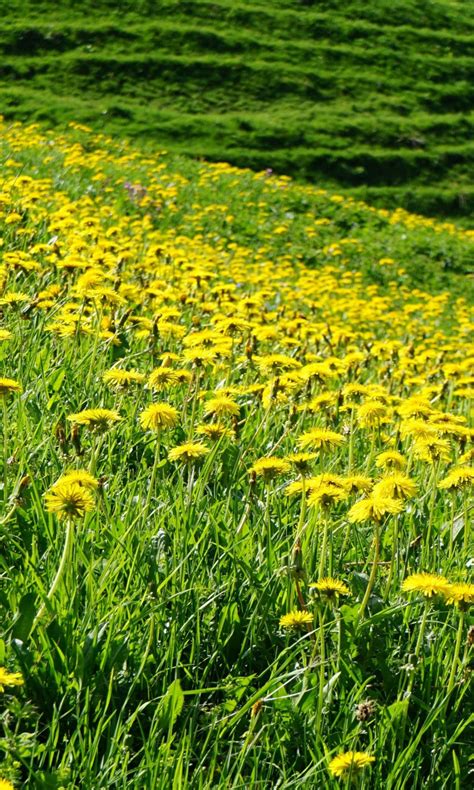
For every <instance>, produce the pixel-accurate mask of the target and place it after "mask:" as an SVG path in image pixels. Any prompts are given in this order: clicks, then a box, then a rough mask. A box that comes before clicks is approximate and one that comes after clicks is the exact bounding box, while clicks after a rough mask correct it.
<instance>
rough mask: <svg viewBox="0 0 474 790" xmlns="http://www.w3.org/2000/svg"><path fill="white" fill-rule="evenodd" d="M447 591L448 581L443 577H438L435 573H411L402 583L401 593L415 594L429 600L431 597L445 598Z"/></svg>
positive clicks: (448, 588) (448, 587)
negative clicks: (439, 596)
mask: <svg viewBox="0 0 474 790" xmlns="http://www.w3.org/2000/svg"><path fill="white" fill-rule="evenodd" d="M449 590H450V583H449V581H448V580H447V579H446V577H445V576H439V575H438V574H437V573H425V572H423V573H413V574H412V575H411V576H407V578H406V579H405V580H404V581H403V583H402V591H403V592H406V593H412V592H417V593H420V594H421V595H424V596H425V598H431V597H432V596H433V595H444V596H447V595H448V593H449Z"/></svg>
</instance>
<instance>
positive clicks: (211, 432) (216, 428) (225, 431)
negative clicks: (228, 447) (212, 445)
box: [196, 422, 235, 442]
mask: <svg viewBox="0 0 474 790" xmlns="http://www.w3.org/2000/svg"><path fill="white" fill-rule="evenodd" d="M196 433H199V434H201V435H202V436H207V438H208V439H211V440H212V441H214V442H215V441H217V440H218V439H220V438H221V436H227V437H229V438H233V437H234V436H235V433H234V431H233V430H232V429H231V428H227V426H226V425H222V423H220V422H211V423H210V425H199V426H198V427H197V428H196Z"/></svg>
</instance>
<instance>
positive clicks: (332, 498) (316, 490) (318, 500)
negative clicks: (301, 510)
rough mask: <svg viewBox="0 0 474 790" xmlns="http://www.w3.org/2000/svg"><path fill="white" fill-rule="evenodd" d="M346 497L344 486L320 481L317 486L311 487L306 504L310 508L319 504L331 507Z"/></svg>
mask: <svg viewBox="0 0 474 790" xmlns="http://www.w3.org/2000/svg"><path fill="white" fill-rule="evenodd" d="M348 496H349V494H348V492H347V490H346V488H345V487H344V486H340V485H336V484H334V483H331V482H326V481H324V480H321V481H320V483H319V484H318V485H311V487H310V489H309V495H308V504H309V505H310V506H313V505H319V504H321V505H332V504H333V503H334V502H342V501H343V500H344V499H347V497H348Z"/></svg>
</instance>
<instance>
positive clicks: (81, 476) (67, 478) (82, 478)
mask: <svg viewBox="0 0 474 790" xmlns="http://www.w3.org/2000/svg"><path fill="white" fill-rule="evenodd" d="M63 483H77V484H78V485H81V486H83V487H84V488H87V489H88V490H89V491H94V490H95V489H96V488H98V487H99V481H98V480H97V479H96V478H95V477H94V476H93V475H91V473H90V472H88V471H87V469H72V470H71V471H69V472H65V474H64V475H61V477H60V478H59V479H58V480H56V482H55V483H53V485H52V486H51V488H55V487H56V486H58V485H62V484H63Z"/></svg>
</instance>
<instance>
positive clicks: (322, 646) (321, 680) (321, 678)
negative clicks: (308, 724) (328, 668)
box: [315, 610, 326, 733]
mask: <svg viewBox="0 0 474 790" xmlns="http://www.w3.org/2000/svg"><path fill="white" fill-rule="evenodd" d="M319 662H320V663H319V693H318V706H317V711H316V726H315V731H316V732H318V733H319V732H321V718H322V713H323V702H324V684H325V680H326V677H325V672H324V670H325V663H326V644H325V641H324V619H323V614H322V612H321V610H320V611H319Z"/></svg>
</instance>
